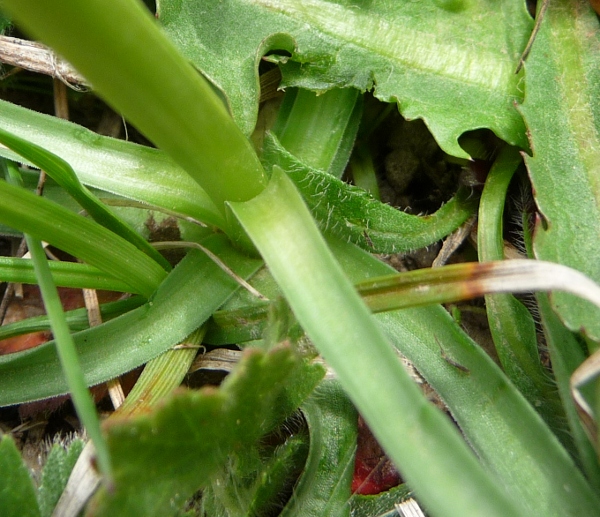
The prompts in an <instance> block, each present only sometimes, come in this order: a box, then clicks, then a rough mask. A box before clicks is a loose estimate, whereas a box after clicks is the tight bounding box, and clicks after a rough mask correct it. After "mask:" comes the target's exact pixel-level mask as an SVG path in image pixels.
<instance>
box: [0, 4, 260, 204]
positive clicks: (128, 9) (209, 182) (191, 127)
mask: <svg viewBox="0 0 600 517" xmlns="http://www.w3.org/2000/svg"><path fill="white" fill-rule="evenodd" d="M1 7H2V9H3V10H5V11H6V12H7V13H9V14H10V15H11V16H14V18H15V20H16V21H17V23H18V24H19V25H20V26H21V27H22V28H23V29H24V30H26V31H27V32H29V33H30V34H32V35H33V36H35V37H36V38H39V39H41V40H42V41H44V42H45V43H47V44H49V45H50V46H51V47H52V48H53V49H54V50H56V51H57V52H58V53H59V54H60V55H61V56H63V57H64V58H66V59H67V60H68V61H70V62H71V64H72V65H73V66H75V68H77V70H78V71H79V72H80V73H81V74H83V75H84V76H85V77H86V79H87V80H88V81H89V82H90V83H91V84H92V85H93V88H94V91H96V92H98V93H99V94H100V95H102V96H103V97H104V98H105V99H107V100H108V101H109V102H110V103H111V104H112V106H113V107H114V108H115V109H116V110H117V111H119V112H120V113H122V114H123V115H124V116H125V117H126V118H127V119H129V120H130V121H131V122H132V123H133V124H134V125H135V126H136V127H137V128H138V129H140V130H141V131H142V132H143V133H144V134H145V135H146V136H147V137H148V138H150V139H151V140H152V141H153V142H154V143H155V144H156V145H157V146H158V147H161V148H162V149H164V150H165V151H167V152H168V153H169V154H170V155H171V156H172V157H173V158H174V159H175V160H176V161H177V162H178V164H179V165H181V166H182V167H183V168H184V169H185V170H186V171H187V172H188V173H189V174H190V175H191V176H192V177H193V178H194V179H195V180H196V181H197V182H198V183H199V184H200V185H201V186H202V187H203V188H204V190H206V192H207V193H208V194H209V196H210V197H211V199H212V200H213V201H214V203H215V204H216V206H217V207H218V208H219V209H221V210H223V209H224V207H223V203H224V201H227V200H232V201H244V200H247V199H251V198H252V197H254V196H255V195H256V194H258V193H259V192H260V191H261V190H262V189H263V188H264V185H265V184H266V176H265V173H264V170H263V168H262V166H261V164H260V162H259V160H258V158H257V156H256V154H255V152H254V150H253V148H252V146H251V144H250V142H249V141H248V139H247V138H246V137H245V136H244V135H243V134H242V132H241V131H240V130H239V129H238V127H237V126H236V125H235V123H234V121H233V119H232V118H231V117H230V115H229V113H228V112H227V110H226V108H225V106H224V105H223V103H222V102H221V100H220V99H219V98H218V96H217V95H216V94H215V92H214V91H213V89H212V87H211V86H210V85H209V84H208V82H207V81H206V80H205V79H204V78H203V77H202V76H201V75H200V74H199V73H198V72H197V71H196V70H195V69H194V68H193V67H192V65H191V64H190V63H189V62H188V61H187V60H186V59H185V58H184V57H183V56H182V55H181V54H180V53H179V52H178V51H177V49H176V48H175V46H174V45H173V43H171V41H170V40H169V39H168V38H167V37H166V36H165V35H164V34H163V32H162V31H161V30H160V29H159V28H158V27H157V25H156V23H155V21H154V20H153V19H152V16H151V15H150V13H149V12H148V10H147V9H146V8H145V7H144V5H143V4H142V3H141V2H138V1H131V0H127V1H124V0H86V1H85V2H80V1H79V0H63V1H61V2H59V3H57V2H48V1H46V0H2V3H1Z"/></svg>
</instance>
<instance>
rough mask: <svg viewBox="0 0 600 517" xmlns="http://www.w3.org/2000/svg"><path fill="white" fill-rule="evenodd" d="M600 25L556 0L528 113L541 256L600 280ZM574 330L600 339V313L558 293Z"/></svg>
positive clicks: (530, 77)
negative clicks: (598, 258)
mask: <svg viewBox="0 0 600 517" xmlns="http://www.w3.org/2000/svg"><path fill="white" fill-rule="evenodd" d="M599 48H600V27H599V24H598V19H597V17H596V15H595V14H594V12H593V11H592V9H591V8H590V7H589V5H588V2H583V1H580V0H568V1H567V0H565V1H563V2H552V1H551V2H549V6H548V10H547V11H546V16H545V17H544V20H543V21H542V24H541V28H540V31H539V32H538V34H537V38H536V40H535V43H534V46H533V49H532V51H531V54H530V55H529V57H528V58H527V61H526V62H525V73H526V79H527V83H526V90H525V102H524V104H523V106H522V107H521V112H522V113H523V116H524V118H525V122H526V124H527V128H528V132H529V135H530V140H531V147H532V150H533V156H532V157H529V156H526V157H525V163H526V164H527V168H528V170H529V175H530V177H531V181H532V184H533V192H534V196H535V201H536V203H537V206H538V209H539V211H540V213H541V218H540V219H539V220H538V222H537V224H536V229H535V233H534V237H533V242H534V252H535V255H536V257H537V258H539V259H542V260H549V261H552V262H559V263H561V264H565V265H568V266H571V267H573V268H575V269H578V270H579V271H582V272H583V273H585V274H586V275H587V276H589V277H590V278H592V279H593V280H595V281H596V282H597V283H599V282H600V262H599V261H598V260H596V258H597V257H598V256H599V255H600V239H599V238H598V236H599V235H600V208H599V206H600V183H599V180H598V178H600V139H599V137H598V135H599V131H600V103H599V102H598V88H599V85H600V50H599ZM551 300H552V304H553V306H554V308H555V310H557V311H558V314H559V315H560V317H561V318H562V319H563V320H564V322H565V324H566V325H567V327H569V328H570V329H571V330H574V331H583V332H584V333H585V334H586V335H587V336H589V337H591V338H592V339H594V340H600V312H599V311H598V309H596V308H594V307H592V306H591V305H590V304H589V303H586V302H584V301H582V300H577V299H576V298H574V297H573V296H570V295H567V294H562V293H556V294H554V295H552V297H551Z"/></svg>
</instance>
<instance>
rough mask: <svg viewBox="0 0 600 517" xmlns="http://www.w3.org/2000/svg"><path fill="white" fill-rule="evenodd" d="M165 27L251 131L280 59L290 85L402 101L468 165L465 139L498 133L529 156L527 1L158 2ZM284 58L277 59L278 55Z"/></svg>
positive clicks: (409, 112)
mask: <svg viewBox="0 0 600 517" xmlns="http://www.w3.org/2000/svg"><path fill="white" fill-rule="evenodd" d="M157 4H158V12H159V19H160V20H161V22H162V24H163V25H164V27H165V29H166V30H167V32H168V33H169V35H170V36H171V37H172V38H173V40H174V41H175V43H176V44H177V45H178V46H179V47H180V48H181V50H182V51H183V52H184V54H185V55H186V56H187V57H188V58H189V59H190V60H191V61H192V62H193V63H194V64H195V65H196V66H197V67H198V68H199V69H200V70H202V72H203V73H204V74H205V75H206V76H207V77H208V78H209V79H210V80H211V81H212V82H213V83H214V84H215V85H216V86H218V87H219V88H220V89H222V90H223V92H224V93H225V95H226V97H227V99H228V102H229V106H230V109H231V111H232V113H233V115H234V117H235V119H236V120H237V122H238V124H239V125H240V127H241V128H242V129H243V130H244V131H245V132H246V133H249V132H250V131H251V130H252V129H253V127H254V124H255V121H256V112H257V106H258V102H257V101H258V94H259V92H258V79H257V76H256V65H257V63H258V61H259V60H260V58H261V57H262V55H263V54H264V53H266V52H268V51H269V50H275V49H277V50H280V49H283V50H286V51H288V52H290V53H291V54H292V56H291V58H290V59H289V60H288V61H287V64H285V65H284V66H283V74H284V83H283V84H284V85H286V86H289V85H298V86H302V87H305V88H309V89H313V90H326V89H329V88H332V87H353V88H358V89H360V90H368V89H371V88H373V87H374V92H375V95H376V96H377V97H378V98H380V99H382V100H384V101H389V102H393V101H396V100H397V101H398V103H399V107H400V110H401V112H402V113H403V115H404V116H405V117H407V118H409V119H414V118H423V119H424V120H425V122H426V123H427V125H428V126H429V128H430V129H431V131H432V132H433V134H434V136H435V137H436V139H437V140H438V143H439V144H440V146H441V147H442V148H443V149H444V150H445V151H446V152H448V153H450V154H452V155H455V156H466V154H465V152H464V151H463V150H462V149H461V148H460V146H459V145H458V142H457V139H458V137H459V136H460V135H461V134H462V133H463V132H465V131H468V130H472V129H476V128H480V127H487V128H490V129H492V130H493V131H494V132H495V133H496V134H498V136H500V137H501V138H503V139H504V140H506V141H507V142H509V143H511V144H515V145H520V146H522V147H526V146H527V143H526V140H525V132H524V126H523V122H522V119H521V117H520V115H519V114H518V113H517V112H516V110H515V108H514V103H515V102H516V101H519V100H521V98H522V85H521V80H522V76H521V75H515V73H514V71H515V68H516V64H517V61H518V59H519V56H520V53H521V52H522V50H523V47H524V46H525V43H526V41H527V38H528V36H529V33H530V31H531V25H532V23H531V19H530V17H529V16H528V15H527V13H526V11H525V4H524V2H521V1H516V0H503V1H501V2H500V1H491V0H470V1H466V0H465V1H457V2H454V3H453V4H452V5H453V9H452V10H448V9H447V8H444V6H440V2H397V1H392V0H374V1H370V2H355V1H348V0H337V1H335V2H333V1H324V0H301V1H300V0H227V1H217V0H209V1H205V0H202V1H201V2H200V1H198V0H159V1H158V2H157ZM274 59H277V58H276V57H274Z"/></svg>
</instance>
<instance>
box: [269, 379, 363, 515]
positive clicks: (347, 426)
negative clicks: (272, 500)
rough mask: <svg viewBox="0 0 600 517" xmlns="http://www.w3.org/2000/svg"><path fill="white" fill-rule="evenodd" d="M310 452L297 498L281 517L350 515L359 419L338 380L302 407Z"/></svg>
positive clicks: (324, 386)
mask: <svg viewBox="0 0 600 517" xmlns="http://www.w3.org/2000/svg"><path fill="white" fill-rule="evenodd" d="M301 409H302V412H303V414H304V417H305V418H306V421H307V423H308V427H309V432H310V448H309V452H308V459H307V461H306V465H305V467H304V471H303V473H302V476H300V479H299V480H298V483H297V484H296V486H295V488H294V495H293V496H292V498H291V499H290V502H289V503H288V504H287V505H286V507H285V508H284V509H283V511H282V512H281V514H280V517H305V516H306V517H319V516H331V517H341V516H344V515H349V512H350V507H349V505H348V500H349V499H350V495H351V493H350V485H351V483H352V475H353V474H354V453H355V451H356V438H357V423H358V415H357V412H356V409H355V408H354V406H353V404H352V402H350V399H349V398H348V397H347V395H346V394H345V393H344V390H343V389H342V388H341V386H340V384H339V382H338V381H336V380H324V381H322V382H321V384H319V386H318V387H317V388H316V389H315V391H314V392H313V393H312V394H311V396H310V397H309V398H308V399H307V400H306V401H305V402H304V404H302V406H301Z"/></svg>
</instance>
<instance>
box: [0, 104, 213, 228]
mask: <svg viewBox="0 0 600 517" xmlns="http://www.w3.org/2000/svg"><path fill="white" fill-rule="evenodd" d="M0 124H1V125H2V127H3V128H4V129H5V130H6V131H10V132H11V133H12V134H14V135H17V136H20V137H21V138H25V139H27V140H28V141H30V142H33V143H34V144H36V145H38V146H40V147H43V148H44V149H46V150H48V151H49V152H51V153H53V154H55V155H56V156H59V157H60V158H62V159H63V160H65V161H66V162H68V163H69V164H70V165H71V167H73V169H74V171H75V173H76V174H77V177H78V178H79V180H80V181H81V182H82V183H84V184H85V185H87V186H90V187H95V188H98V189H101V190H104V191H107V192H112V193H117V194H120V195H122V196H125V197H127V198H128V199H132V200H135V201H139V202H142V203H145V204H148V205H154V206H158V207H163V208H168V209H169V210H171V211H172V212H174V213H176V214H180V215H182V216H187V217H190V218H192V219H195V220H198V221H203V222H205V223H207V224H211V225H215V226H218V227H221V228H223V227H224V226H225V222H224V219H223V217H222V215H221V214H220V213H219V211H218V210H217V208H216V207H215V205H214V203H213V202H212V201H211V200H210V198H209V197H208V195H207V194H206V192H204V190H202V188H201V187H200V185H198V184H197V183H196V182H195V181H194V180H193V179H192V178H190V176H189V175H188V174H185V172H184V171H183V170H182V169H181V168H180V167H179V166H178V165H177V164H176V163H175V162H174V161H173V160H172V159H171V158H170V157H169V156H168V155H167V154H165V153H164V152H162V151H159V150H158V149H154V148H151V147H145V146H141V145H136V144H133V143H131V142H125V141H124V140H116V139H114V138H109V137H106V136H100V135H98V134H96V133H93V132H92V131H90V130H89V129H86V128H83V127H81V126H78V125H76V124H73V123H71V122H67V121H66V120H62V119H59V118H56V117H50V116H48V115H42V114H41V113H36V112H34V111H30V110H28V109H25V108H22V107H20V106H15V105H14V104H10V103H8V102H6V101H3V100H0ZM32 127H34V128H35V131H32V130H31V128H32ZM0 156H4V157H5V158H9V159H11V160H13V161H21V162H23V163H26V164H27V165H34V164H33V163H32V162H30V161H28V160H23V158H22V157H21V156H19V155H18V154H17V153H15V152H14V151H11V150H9V149H5V148H3V147H0Z"/></svg>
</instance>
